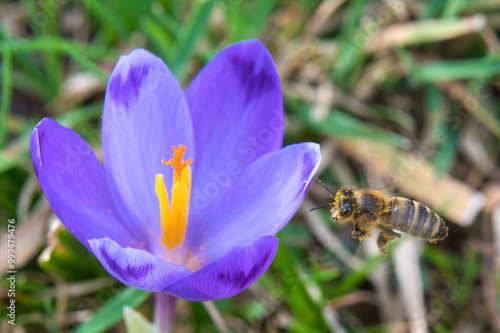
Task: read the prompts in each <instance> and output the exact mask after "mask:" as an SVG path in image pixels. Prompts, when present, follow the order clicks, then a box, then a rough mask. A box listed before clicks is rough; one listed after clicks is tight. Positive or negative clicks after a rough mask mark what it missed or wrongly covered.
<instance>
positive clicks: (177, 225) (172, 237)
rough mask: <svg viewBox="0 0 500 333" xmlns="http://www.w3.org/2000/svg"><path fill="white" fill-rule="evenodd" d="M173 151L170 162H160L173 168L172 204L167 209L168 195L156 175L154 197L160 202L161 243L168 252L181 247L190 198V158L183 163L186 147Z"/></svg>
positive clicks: (161, 179) (161, 176)
mask: <svg viewBox="0 0 500 333" xmlns="http://www.w3.org/2000/svg"><path fill="white" fill-rule="evenodd" d="M172 148H173V150H174V156H173V158H172V159H171V160H168V161H164V160H162V161H161V162H162V163H163V164H169V165H171V166H172V167H173V168H174V182H173V186H172V202H171V205H170V207H169V204H168V194H167V191H166V189H165V184H164V182H163V175H161V174H159V175H156V186H155V190H156V195H157V196H158V199H159V201H160V214H161V225H162V236H161V243H162V244H163V245H164V246H165V245H166V246H167V248H168V249H169V250H172V249H173V248H174V246H175V245H177V246H182V243H183V242H184V235H185V233H186V227H187V214H188V208H189V198H190V196H191V168H190V167H189V164H190V163H191V162H192V161H193V160H192V159H191V158H190V159H188V160H187V161H183V160H182V157H183V156H184V152H185V150H186V147H185V146H183V145H178V146H177V149H176V148H175V147H172Z"/></svg>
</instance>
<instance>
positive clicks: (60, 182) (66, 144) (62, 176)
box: [30, 118, 144, 248]
mask: <svg viewBox="0 0 500 333" xmlns="http://www.w3.org/2000/svg"><path fill="white" fill-rule="evenodd" d="M30 146H31V156H32V159H33V166H34V168H35V173H36V175H37V177H38V181H39V182H40V185H41V187H42V190H43V192H44V193H45V196H46V197H47V200H48V201H49V204H50V206H51V207H52V209H53V210H54V213H55V214H56V215H57V216H58V217H59V218H60V219H61V221H62V223H63V224H64V225H65V226H66V228H68V230H69V231H70V232H71V233H72V234H73V235H74V236H75V237H76V238H77V239H78V240H79V241H80V242H82V243H83V244H84V245H85V246H87V248H88V247H89V245H88V243H87V239H89V238H96V237H98V238H102V237H109V238H113V239H115V240H116V241H117V242H118V243H119V244H121V245H126V246H133V247H141V246H142V245H141V244H144V243H143V242H142V241H143V239H142V238H141V237H140V234H137V233H135V232H134V231H131V232H129V230H127V226H126V225H124V224H123V223H122V221H121V220H120V218H119V216H118V215H117V210H116V208H115V206H114V204H113V201H112V199H111V196H110V194H109V191H108V189H107V187H106V181H105V179H104V171H103V169H102V166H101V164H100V163H99V161H98V160H97V158H96V156H95V154H94V152H93V151H92V149H91V148H90V147H89V145H88V144H87V143H86V142H85V141H84V140H83V139H82V138H81V137H80V136H79V135H78V134H76V133H75V132H73V131H72V130H70V129H68V128H65V127H63V126H61V125H59V124H58V123H56V122H55V121H54V120H52V119H49V118H44V119H42V120H41V121H40V123H38V125H36V126H35V128H34V129H33V131H32V132H31V138H30ZM141 242H142V243H141Z"/></svg>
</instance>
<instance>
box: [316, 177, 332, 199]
mask: <svg viewBox="0 0 500 333" xmlns="http://www.w3.org/2000/svg"><path fill="white" fill-rule="evenodd" d="M316 180H317V181H318V183H320V184H321V186H323V188H324V189H325V190H327V191H328V193H330V196H331V197H332V198H335V193H333V192H332V191H330V189H329V188H328V187H326V185H325V183H323V181H322V180H321V179H319V178H318V177H316Z"/></svg>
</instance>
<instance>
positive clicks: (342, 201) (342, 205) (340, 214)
mask: <svg viewBox="0 0 500 333" xmlns="http://www.w3.org/2000/svg"><path fill="white" fill-rule="evenodd" d="M354 204H355V203H354V198H353V192H352V190H351V189H348V188H341V189H340V190H339V191H338V192H337V194H336V195H335V202H334V208H335V212H334V211H333V210H332V220H334V221H339V220H344V219H347V218H349V217H350V216H351V214H352V211H353V210H354Z"/></svg>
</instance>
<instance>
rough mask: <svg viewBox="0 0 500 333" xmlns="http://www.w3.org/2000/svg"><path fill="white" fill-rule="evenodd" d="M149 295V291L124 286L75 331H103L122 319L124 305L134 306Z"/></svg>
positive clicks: (84, 332) (86, 332)
mask: <svg viewBox="0 0 500 333" xmlns="http://www.w3.org/2000/svg"><path fill="white" fill-rule="evenodd" d="M150 295H151V292H149V291H144V290H139V289H132V288H125V289H124V290H122V291H121V292H120V293H118V294H117V295H116V296H114V297H113V298H112V299H111V300H109V301H108V302H106V303H105V304H104V305H103V306H102V307H101V308H100V309H99V310H97V312H96V313H95V314H94V315H93V316H92V318H90V319H89V320H88V321H87V322H85V323H83V324H81V325H80V326H79V327H78V329H77V330H76V331H75V333H99V332H104V331H105V330H107V329H109V328H110V327H111V326H113V325H114V324H116V323H117V322H118V321H120V320H121V319H122V317H123V307H124V306H128V307H131V308H136V307H138V306H139V305H141V304H142V303H143V302H144V301H145V300H146V299H147V298H148V297H149V296H150Z"/></svg>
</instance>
